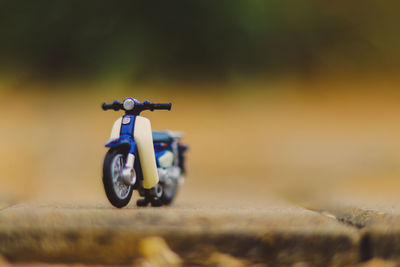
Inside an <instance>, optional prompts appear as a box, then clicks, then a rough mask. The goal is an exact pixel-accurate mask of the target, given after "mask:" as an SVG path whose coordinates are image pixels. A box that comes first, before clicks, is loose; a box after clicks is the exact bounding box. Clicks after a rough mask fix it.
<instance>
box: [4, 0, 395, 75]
mask: <svg viewBox="0 0 400 267" xmlns="http://www.w3.org/2000/svg"><path fill="white" fill-rule="evenodd" d="M399 7H400V6H399V4H398V1H397V2H396V1H385V2H379V1H373V0H366V1H330V2H328V1H318V0H299V1H288V0H271V1H262V0H249V1H243V0H242V1H240V0H218V1H215V0H191V1H187V0H175V1H162V0H150V1H125V0H120V1H95V0H86V1H82V0H80V1H79V0H35V1H31V0H2V1H0V38H1V42H0V71H2V72H3V73H7V72H15V71H16V72H23V73H29V74H30V75H33V76H36V77H40V78H45V79H54V78H55V79H58V78H63V77H78V78H87V77H112V76H116V77H119V78H123V79H128V80H132V81H133V80H135V81H136V80H151V79H155V78H162V79H193V78H194V79H229V78H231V77H233V76H235V75H242V76H248V75H250V76H251V75H262V74H265V73H269V74H276V73H288V72H296V73H300V74H303V75H313V74H315V73H316V72H318V71H319V70H320V69H321V68H326V69H327V70H335V69H342V68H343V67H345V68H349V69H351V68H353V69H362V68H365V67H366V66H368V67H372V68H386V67H394V66H395V67H397V64H398V63H399V61H400V56H399V49H398V47H399V46H398V45H399V44H400V41H399V36H400V35H399V34H398V33H397V31H398V25H399V22H400V19H399V16H398V15H397V10H399Z"/></svg>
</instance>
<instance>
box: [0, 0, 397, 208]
mask: <svg viewBox="0 0 400 267" xmlns="http://www.w3.org/2000/svg"><path fill="white" fill-rule="evenodd" d="M399 8H400V2H398V1H385V2H380V1H373V0H365V1H317V0H304V1H285V0H279V1H277V0H276V1H275V0H272V1H257V0H252V1H239V0H229V1H228V0H226V1H225V0H220V1H208V0H206V1H204V0H201V1H200V0H194V1H184V0H176V1H118V2H115V1H90V0H87V1H76V0H69V1H66V0H52V1H49V0H37V1H28V0H19V1H13V0H2V1H0V170H1V172H0V199H5V200H7V199H9V200H14V201H26V200H38V201H46V202H49V201H50V202H62V203H65V202H81V203H82V202H84V203H86V202H87V203H107V200H106V198H105V195H104V192H103V188H102V183H101V168H102V160H103V157H104V154H105V153H106V149H105V148H104V146H103V145H104V143H105V141H106V140H107V139H108V137H109V132H110V130H111V126H112V123H113V122H114V120H115V119H116V118H117V117H118V116H120V115H121V114H117V113H116V112H112V111H108V112H104V111H102V110H101V109H100V104H101V103H102V102H103V101H108V102H111V101H113V100H122V99H123V98H124V97H126V96H132V97H135V98H138V99H139V100H142V101H144V100H150V101H153V102H170V101H171V102H173V109H172V111H171V112H166V111H158V112H154V113H151V112H147V113H143V115H144V116H147V117H149V118H150V119H151V121H152V125H153V128H154V129H172V130H180V131H183V132H185V133H186V138H185V142H186V143H187V144H189V145H190V151H189V153H188V179H187V181H186V184H185V186H184V188H183V190H182V192H181V193H180V196H179V198H178V201H179V202H181V203H184V202H185V201H189V200H192V201H198V202H201V201H205V200H206V199H207V200H210V199H211V200H213V201H224V200H227V201H230V202H231V201H248V202H253V203H254V202H255V201H257V202H260V203H262V201H263V200H264V199H266V198H268V197H270V196H278V197H283V198H285V199H289V200H292V201H302V200H303V199H307V198H309V197H314V196H321V197H328V196H329V197H332V198H336V199H339V198H340V199H341V198H346V197H351V196H354V195H357V196H363V197H365V196H367V197H376V198H383V197H385V198H388V197H393V198H396V197H397V195H398V191H399V186H400V141H399V136H400V124H399V116H400V105H399V97H400V92H399V90H398V88H399V85H400V79H399V75H398V73H399V67H400V49H399V45H400V34H399V25H400V17H399V16H398V10H399Z"/></svg>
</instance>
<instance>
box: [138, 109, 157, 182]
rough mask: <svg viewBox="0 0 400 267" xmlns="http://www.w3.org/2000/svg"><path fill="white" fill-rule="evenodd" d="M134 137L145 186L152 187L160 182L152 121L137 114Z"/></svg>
mask: <svg viewBox="0 0 400 267" xmlns="http://www.w3.org/2000/svg"><path fill="white" fill-rule="evenodd" d="M133 137H134V139H135V141H136V145H137V149H138V152H139V159H140V165H141V167H142V173H143V188H145V189H150V188H152V187H154V186H155V185H156V184H158V181H159V179H158V172H157V165H156V157H155V154H154V146H153V135H152V131H151V124H150V121H149V120H148V119H146V118H144V117H141V116H137V117H136V122H135V130H134V133H133Z"/></svg>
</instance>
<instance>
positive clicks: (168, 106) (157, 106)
mask: <svg viewBox="0 0 400 267" xmlns="http://www.w3.org/2000/svg"><path fill="white" fill-rule="evenodd" d="M171 107H172V103H155V104H153V108H154V109H166V110H171Z"/></svg>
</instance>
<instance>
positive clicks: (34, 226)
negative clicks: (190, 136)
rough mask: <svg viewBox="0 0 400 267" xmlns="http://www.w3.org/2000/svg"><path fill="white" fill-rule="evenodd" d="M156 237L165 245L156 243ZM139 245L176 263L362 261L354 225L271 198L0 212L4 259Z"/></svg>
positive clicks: (121, 255)
mask: <svg viewBox="0 0 400 267" xmlns="http://www.w3.org/2000/svg"><path fill="white" fill-rule="evenodd" d="M154 237H156V238H155V239H154ZM148 238H150V241H149V239H148ZM158 238H161V239H158ZM162 239H164V240H165V241H166V245H163V244H162V242H163V241H161V245H158V243H159V242H158V241H157V240H162ZM143 240H144V241H143ZM151 240H156V241H155V244H154V246H155V247H156V248H152V241H151ZM143 242H145V243H143ZM149 242H150V243H149ZM143 244H146V245H143ZM149 244H150V245H149ZM143 246H147V247H150V250H152V251H157V247H160V246H161V249H159V250H161V251H163V250H164V249H163V248H165V249H166V250H169V249H170V250H171V253H174V254H175V253H176V256H177V257H176V256H175V257H176V258H179V259H178V260H175V261H174V260H173V263H174V264H177V265H179V264H181V263H182V262H183V263H184V264H185V265H206V264H208V265H218V264H219V263H220V262H219V261H221V262H228V263H229V262H230V263H231V264H233V263H234V262H236V263H237V264H238V263H243V264H244V265H249V264H255V263H264V264H272V265H276V264H280V265H289V266H290V265H292V264H294V263H299V262H300V263H309V264H312V265H320V266H326V265H331V264H333V265H349V264H355V263H357V262H359V259H360V258H359V257H360V255H359V236H358V234H357V230H356V229H354V228H353V227H350V226H347V225H344V224H341V223H340V222H337V221H336V220H335V219H333V218H330V217H328V216H323V215H321V214H319V213H317V212H314V211H310V210H306V209H303V208H300V207H295V206H292V205H289V204H284V203H281V202H277V201H276V202H275V201H270V202H269V203H267V204H266V205H264V206H263V207H257V208H246V207H229V206H223V205H221V206H208V205H202V204H199V203H187V204H184V205H183V204H179V203H177V204H176V205H174V206H172V207H167V208H140V209H139V208H135V207H131V208H126V209H122V210H118V209H115V208H112V207H110V206H66V205H63V206H56V205H41V204H34V203H31V204H19V205H14V206H11V207H8V208H5V209H3V210H1V211H0V253H1V254H2V255H3V257H4V258H6V259H7V260H8V261H10V262H38V261H39V262H61V263H62V262H64V263H71V262H72V263H73V262H80V263H86V264H131V263H138V262H142V261H143V258H145V257H144V255H148V254H149V253H147V252H143ZM168 247H169V248H168ZM145 250H146V249H145ZM152 253H153V254H157V253H158V252H152ZM160 253H163V254H165V253H164V252H160ZM150 254H151V253H150ZM166 255H169V254H168V253H167V254H166ZM166 257H167V258H171V257H172V259H174V256H166ZM221 264H222V263H221Z"/></svg>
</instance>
